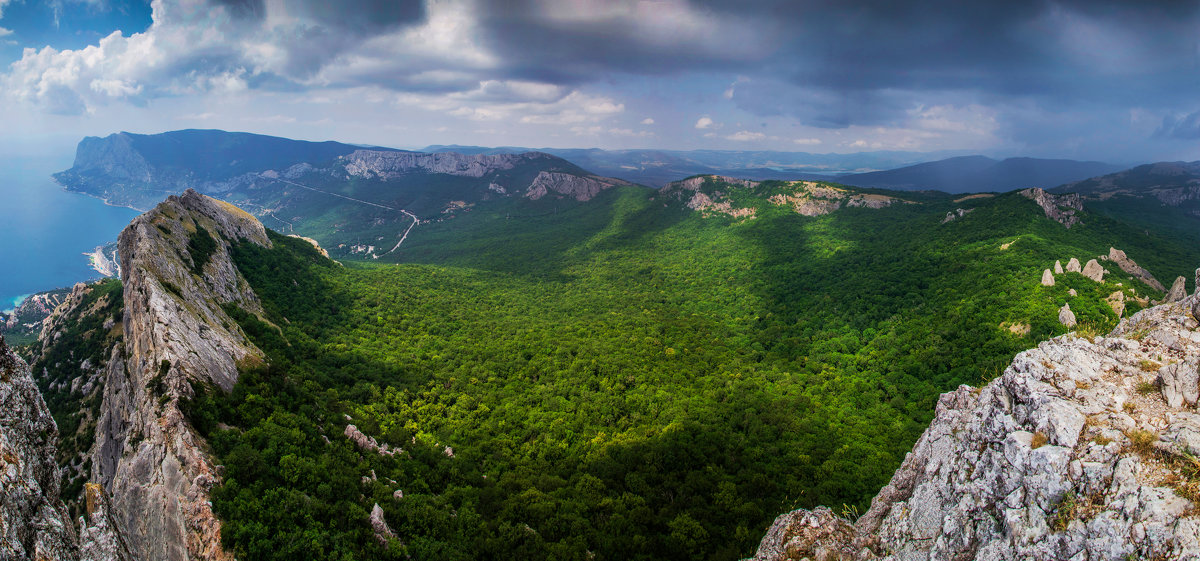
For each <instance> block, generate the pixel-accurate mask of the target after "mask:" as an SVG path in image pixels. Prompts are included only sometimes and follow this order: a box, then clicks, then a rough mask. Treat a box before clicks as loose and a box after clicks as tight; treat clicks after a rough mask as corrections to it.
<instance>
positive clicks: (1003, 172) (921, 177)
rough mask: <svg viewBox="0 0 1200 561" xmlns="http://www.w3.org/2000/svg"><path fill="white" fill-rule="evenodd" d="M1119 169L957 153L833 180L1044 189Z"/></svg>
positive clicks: (951, 188) (884, 185)
mask: <svg viewBox="0 0 1200 561" xmlns="http://www.w3.org/2000/svg"><path fill="white" fill-rule="evenodd" d="M1119 169H1121V167H1120V166H1116V165H1112V164H1106V163H1103V162H1080V161H1075V160H1044V159H1038V158H1008V159H1005V160H994V159H992V158H987V157H984V156H960V157H955V158H948V159H945V160H938V161H934V162H925V163H920V164H916V165H911V166H906V167H901V168H897V169H890V170H885V171H875V172H869V173H857V174H850V175H839V176H838V178H837V181H839V182H842V183H847V184H849V185H858V186H860V187H877V188H880V189H899V190H906V191H909V190H934V191H944V192H946V193H978V192H986V191H1011V190H1013V189H1024V188H1026V187H1041V188H1045V189H1048V188H1051V187H1055V186H1058V185H1062V184H1064V183H1068V182H1072V181H1078V180H1081V179H1087V178H1090V177H1095V176H1098V175H1103V174H1107V173H1112V172H1114V171H1117V170H1119Z"/></svg>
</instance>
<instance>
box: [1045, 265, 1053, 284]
mask: <svg viewBox="0 0 1200 561" xmlns="http://www.w3.org/2000/svg"><path fill="white" fill-rule="evenodd" d="M1042 286H1054V275H1053V274H1051V273H1050V269H1046V270H1044V271H1042Z"/></svg>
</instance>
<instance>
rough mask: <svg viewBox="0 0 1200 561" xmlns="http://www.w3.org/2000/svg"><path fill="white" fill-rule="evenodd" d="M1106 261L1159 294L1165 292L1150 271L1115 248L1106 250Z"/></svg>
mask: <svg viewBox="0 0 1200 561" xmlns="http://www.w3.org/2000/svg"><path fill="white" fill-rule="evenodd" d="M1108 259H1109V261H1112V262H1113V263H1116V264H1117V266H1118V267H1120V268H1121V270H1122V271H1125V272H1126V273H1129V274H1130V275H1133V276H1134V277H1136V278H1138V279H1140V280H1141V281H1142V282H1144V283H1146V285H1147V286H1150V287H1152V288H1154V289H1155V290H1158V291H1160V292H1165V291H1166V290H1167V289H1166V288H1165V287H1163V285H1162V283H1161V282H1158V279H1156V278H1154V275H1151V274H1150V271H1147V270H1146V269H1143V268H1142V267H1140V266H1138V264H1137V263H1135V262H1134V261H1133V259H1130V258H1129V256H1127V255H1125V252H1124V251H1121V250H1119V249H1117V248H1115V247H1110V248H1108ZM1085 274H1086V272H1085Z"/></svg>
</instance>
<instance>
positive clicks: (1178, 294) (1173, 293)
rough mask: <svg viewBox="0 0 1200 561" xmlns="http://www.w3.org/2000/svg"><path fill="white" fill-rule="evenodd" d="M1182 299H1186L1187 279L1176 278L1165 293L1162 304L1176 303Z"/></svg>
mask: <svg viewBox="0 0 1200 561" xmlns="http://www.w3.org/2000/svg"><path fill="white" fill-rule="evenodd" d="M1184 298H1187V279H1186V278H1184V277H1176V278H1175V282H1174V283H1172V284H1171V290H1169V291H1167V296H1166V298H1164V299H1163V303H1164V304H1169V303H1171V302H1178V301H1180V300H1183V299H1184Z"/></svg>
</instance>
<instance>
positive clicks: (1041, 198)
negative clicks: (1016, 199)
mask: <svg viewBox="0 0 1200 561" xmlns="http://www.w3.org/2000/svg"><path fill="white" fill-rule="evenodd" d="M1020 194H1021V196H1023V197H1027V198H1030V199H1033V202H1035V203H1037V204H1038V206H1040V207H1042V211H1043V212H1045V213H1046V218H1049V219H1051V220H1054V221H1055V222H1058V223H1059V224H1062V225H1063V226H1066V227H1067V228H1068V229H1069V228H1070V227H1071V226H1074V225H1075V224H1078V223H1079V217H1078V216H1076V215H1075V213H1076V212H1079V211H1082V210H1083V198H1082V197H1080V196H1079V194H1078V193H1068V194H1065V195H1051V194H1050V193H1047V192H1046V191H1045V190H1044V189H1040V188H1037V187H1033V188H1031V189H1025V190H1023V191H1020Z"/></svg>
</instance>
